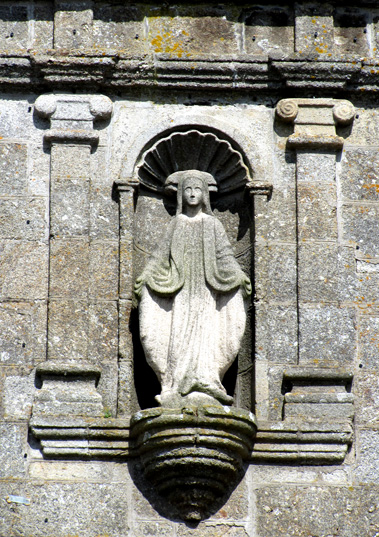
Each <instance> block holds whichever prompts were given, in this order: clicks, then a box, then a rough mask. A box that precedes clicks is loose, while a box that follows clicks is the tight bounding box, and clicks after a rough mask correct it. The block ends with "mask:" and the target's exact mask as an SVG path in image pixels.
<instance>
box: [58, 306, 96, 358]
mask: <svg viewBox="0 0 379 537" xmlns="http://www.w3.org/2000/svg"><path fill="white" fill-rule="evenodd" d="M48 319H49V340H48V356H49V359H51V360H83V359H86V358H87V350H88V304H87V302H84V301H80V300H63V299H62V300H61V299H55V300H54V299H51V300H50V304H49V318H48Z"/></svg>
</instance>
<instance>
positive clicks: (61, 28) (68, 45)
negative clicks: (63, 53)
mask: <svg viewBox="0 0 379 537" xmlns="http://www.w3.org/2000/svg"><path fill="white" fill-rule="evenodd" d="M86 7H87V9H86ZM89 7H92V6H91V3H90V2H84V3H83V5H82V6H81V8H80V10H77V9H75V4H74V5H72V6H69V5H67V4H66V5H64V3H62V5H61V6H60V5H59V3H58V5H57V8H58V10H59V8H61V10H59V11H58V10H57V11H56V13H55V17H54V47H55V48H57V49H86V48H87V49H88V48H90V47H91V46H92V19H93V14H92V9H88V8H89ZM67 8H68V9H67ZM73 8H74V9H73Z"/></svg>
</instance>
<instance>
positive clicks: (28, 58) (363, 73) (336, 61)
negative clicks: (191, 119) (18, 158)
mask: <svg viewBox="0 0 379 537" xmlns="http://www.w3.org/2000/svg"><path fill="white" fill-rule="evenodd" d="M378 73H379V59H369V58H359V59H357V58H351V57H330V58H327V59H326V58H324V57H322V58H320V57H304V56H302V55H292V56H291V57H287V58H275V57H269V56H267V57H261V56H260V57H252V56H247V55H240V56H234V57H222V58H220V57H218V58H214V57H210V56H208V57H204V56H203V57H196V58H185V59H178V58H172V57H169V56H167V55H163V54H155V55H151V56H148V55H145V56H141V57H136V56H134V57H130V56H129V57H128V56H123V55H121V54H114V55H106V56H105V55H101V56H98V55H96V53H95V52H91V53H86V54H80V55H79V54H78V55H73V54H64V53H57V52H56V51H52V52H51V53H47V54H43V55H41V54H37V53H35V52H33V51H30V52H27V53H25V54H21V53H20V54H17V55H8V56H6V55H0V88H1V90H2V91H4V90H17V91H19V90H20V89H21V88H24V89H27V90H29V91H41V90H43V91H53V90H58V89H59V90H69V91H72V90H73V89H75V90H80V91H88V90H90V91H91V92H93V91H94V90H96V91H99V90H103V91H105V90H107V92H111V93H112V92H117V91H120V90H130V89H141V88H146V89H149V88H152V89H162V90H165V89H171V90H173V89H175V90H192V91H197V90H206V91H212V90H221V91H222V90H228V91H229V90H234V91H235V92H246V91H249V92H252V93H254V92H259V93H260V94H261V93H265V92H266V93H267V92H270V93H273V92H274V93H275V92H283V91H286V90H287V92H291V91H292V90H293V91H296V93H297V95H299V93H301V92H312V95H314V96H322V95H323V93H325V92H329V93H330V92H333V93H334V94H337V93H339V94H345V95H346V94H349V95H351V94H360V95H362V94H367V93H370V94H371V93H377V92H378V91H379V78H378Z"/></svg>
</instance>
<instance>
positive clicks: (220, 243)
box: [215, 218, 252, 297]
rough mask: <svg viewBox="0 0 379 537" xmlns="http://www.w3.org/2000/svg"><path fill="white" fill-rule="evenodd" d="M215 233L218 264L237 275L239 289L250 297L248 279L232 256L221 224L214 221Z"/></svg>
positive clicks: (230, 247) (232, 253) (232, 252)
mask: <svg viewBox="0 0 379 537" xmlns="http://www.w3.org/2000/svg"><path fill="white" fill-rule="evenodd" d="M215 233H216V237H217V240H216V256H217V260H218V264H220V265H221V266H223V267H225V269H226V271H233V272H234V273H236V274H238V277H239V279H240V287H241V289H242V292H243V294H244V296H245V297H248V296H250V295H251V292H252V286H251V281H250V278H249V277H248V276H247V275H246V274H245V273H244V271H243V270H242V269H241V267H240V265H239V263H238V261H237V259H236V258H235V256H234V251H233V248H232V246H231V244H230V242H229V239H228V236H227V234H226V231H225V229H224V227H223V225H222V224H221V222H220V221H219V220H218V219H217V218H216V219H215Z"/></svg>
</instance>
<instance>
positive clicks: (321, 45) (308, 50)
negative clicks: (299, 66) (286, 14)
mask: <svg viewBox="0 0 379 537" xmlns="http://www.w3.org/2000/svg"><path fill="white" fill-rule="evenodd" d="M296 7H297V9H296V12H295V16H296V19H295V20H296V23H295V24H296V29H295V36H296V39H295V49H296V52H299V53H301V54H306V55H310V54H318V55H325V56H326V57H330V54H332V53H333V45H334V28H333V17H332V16H331V15H332V13H331V12H329V13H328V10H327V9H320V8H319V6H318V5H315V4H305V5H303V4H297V5H296Z"/></svg>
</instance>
